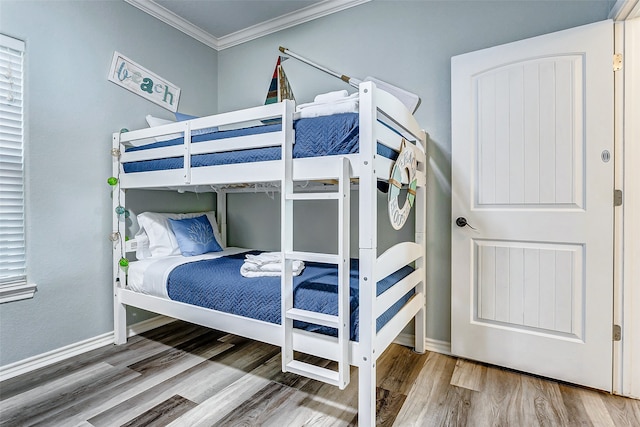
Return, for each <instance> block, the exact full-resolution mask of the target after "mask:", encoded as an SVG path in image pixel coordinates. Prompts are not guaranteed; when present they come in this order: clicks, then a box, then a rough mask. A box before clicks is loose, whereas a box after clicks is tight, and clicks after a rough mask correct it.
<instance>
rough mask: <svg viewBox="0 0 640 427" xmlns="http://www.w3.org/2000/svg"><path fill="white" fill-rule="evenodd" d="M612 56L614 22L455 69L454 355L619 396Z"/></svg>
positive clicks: (458, 63)
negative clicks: (460, 222)
mask: <svg viewBox="0 0 640 427" xmlns="http://www.w3.org/2000/svg"><path fill="white" fill-rule="evenodd" d="M612 49H613V24H612V22H610V21H605V22H600V23H596V24H591V25H587V26H583V27H579V28H574V29H570V30H566V31H562V32H559V33H554V34H548V35H544V36H540V37H536V38H533V39H527V40H522V41H519V42H515V43H510V44H507V45H502V46H497V47H494V48H490V49H485V50H482V51H478V52H472V53H469V54H465V55H460V56H457V57H454V58H453V59H452V124H453V129H452V137H453V141H452V214H453V218H452V224H453V225H452V340H451V341H452V342H451V345H452V352H453V353H454V354H456V355H458V356H461V357H466V358H469V359H474V360H480V361H484V362H488V363H493V364H497V365H501V366H506V367H510V368H514V369H518V370H522V371H526V372H532V373H536V374H539V375H543V376H548V377H552V378H557V379H561V380H565V381H569V382H573V383H578V384H584V385H588V386H591V387H595V388H599V389H604V390H610V389H611V374H612V364H611V363H612V353H611V350H612V341H611V339H612V332H611V331H612V301H613V162H612V161H605V160H603V155H602V153H603V151H605V150H607V151H609V153H611V152H612V149H613V71H612V66H611V58H612V54H613V51H612ZM458 217H463V218H465V219H466V220H467V222H468V224H469V226H463V227H459V226H457V225H456V219H457V218H458Z"/></svg>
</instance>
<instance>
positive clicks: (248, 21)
mask: <svg viewBox="0 0 640 427" xmlns="http://www.w3.org/2000/svg"><path fill="white" fill-rule="evenodd" d="M125 1H126V2H127V3H129V4H131V5H133V6H135V7H137V8H138V9H140V10H142V11H144V12H146V13H148V14H149V15H151V16H154V17H155V18H158V19H160V20H161V21H163V22H165V23H167V24H169V25H171V26H173V27H174V28H176V29H178V30H180V31H182V32H184V33H185V34H187V35H189V36H191V37H193V38H195V39H196V40H199V41H201V42H202V43H204V44H206V45H207V46H209V47H212V48H213V49H215V50H222V49H225V48H228V47H231V46H235V45H238V44H240V43H244V42H247V41H249V40H253V39H256V38H258V37H262V36H265V35H267V34H270V33H273V32H276V31H279V30H282V29H285V28H289V27H292V26H294V25H298V24H302V23H303V22H308V21H311V20H313V19H316V18H320V17H322V16H326V15H329V14H331V13H335V12H339V11H341V10H344V9H347V8H349V7H353V6H356V5H358V4H362V3H366V2H367V1H370V0H125Z"/></svg>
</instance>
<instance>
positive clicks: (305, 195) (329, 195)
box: [287, 191, 341, 200]
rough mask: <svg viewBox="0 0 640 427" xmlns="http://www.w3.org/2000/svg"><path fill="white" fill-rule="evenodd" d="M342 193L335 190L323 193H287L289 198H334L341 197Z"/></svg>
mask: <svg viewBox="0 0 640 427" xmlns="http://www.w3.org/2000/svg"><path fill="white" fill-rule="evenodd" d="M340 198H341V194H340V193H336V192H335V191H327V192H322V193H290V194H287V200H332V199H340Z"/></svg>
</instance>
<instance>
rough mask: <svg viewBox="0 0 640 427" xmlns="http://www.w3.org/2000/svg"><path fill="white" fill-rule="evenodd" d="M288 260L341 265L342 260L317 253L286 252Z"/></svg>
mask: <svg viewBox="0 0 640 427" xmlns="http://www.w3.org/2000/svg"><path fill="white" fill-rule="evenodd" d="M284 256H285V258H286V259H299V260H301V261H311V262H323V263H325V264H336V265H337V264H340V263H341V262H342V258H341V257H340V256H339V255H335V254H321V253H316V252H298V251H286V252H285V253H284Z"/></svg>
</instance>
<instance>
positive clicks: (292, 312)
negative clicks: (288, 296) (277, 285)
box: [287, 308, 340, 329]
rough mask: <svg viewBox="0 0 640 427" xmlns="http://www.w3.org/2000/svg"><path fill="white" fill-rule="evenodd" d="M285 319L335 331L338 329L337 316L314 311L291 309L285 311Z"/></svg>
mask: <svg viewBox="0 0 640 427" xmlns="http://www.w3.org/2000/svg"><path fill="white" fill-rule="evenodd" d="M287 318H288V319H293V320H300V321H301V322H307V323H312V324H314V325H322V326H328V327H329V328H336V329H337V328H339V327H340V322H339V321H338V316H333V315H331V314H325V313H318V312H316V311H309V310H301V309H299V308H291V309H289V310H287Z"/></svg>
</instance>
